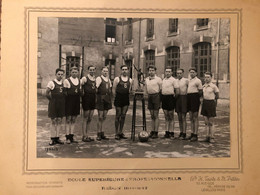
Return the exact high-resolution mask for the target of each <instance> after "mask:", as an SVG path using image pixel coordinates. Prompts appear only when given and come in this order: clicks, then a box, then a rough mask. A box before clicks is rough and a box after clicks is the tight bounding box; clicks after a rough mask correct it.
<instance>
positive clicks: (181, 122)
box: [177, 112, 183, 133]
mask: <svg viewBox="0 0 260 195" xmlns="http://www.w3.org/2000/svg"><path fill="white" fill-rule="evenodd" d="M177 114H178V120H179V126H180V132H181V133H183V118H182V113H180V112H178V113H177Z"/></svg>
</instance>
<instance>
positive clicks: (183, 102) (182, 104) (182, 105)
mask: <svg viewBox="0 0 260 195" xmlns="http://www.w3.org/2000/svg"><path fill="white" fill-rule="evenodd" d="M183 73H184V70H183V69H178V70H177V78H178V79H177V81H178V84H179V87H180V94H179V96H178V97H177V98H176V108H175V111H176V112H177V114H178V120H179V127H180V134H179V139H181V140H185V139H186V129H187V121H186V115H187V89H188V85H189V80H188V79H186V78H184V77H183Z"/></svg>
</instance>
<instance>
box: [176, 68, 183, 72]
mask: <svg viewBox="0 0 260 195" xmlns="http://www.w3.org/2000/svg"><path fill="white" fill-rule="evenodd" d="M179 70H180V71H182V72H184V69H182V68H178V69H177V71H179ZM177 71H176V72H177Z"/></svg>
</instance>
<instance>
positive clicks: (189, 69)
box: [189, 67, 197, 72]
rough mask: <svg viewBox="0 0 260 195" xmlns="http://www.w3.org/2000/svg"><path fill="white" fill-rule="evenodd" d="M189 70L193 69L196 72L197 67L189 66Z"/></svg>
mask: <svg viewBox="0 0 260 195" xmlns="http://www.w3.org/2000/svg"><path fill="white" fill-rule="evenodd" d="M191 70H194V71H195V72H197V69H196V68H195V67H191V68H190V69H189V72H190V71H191Z"/></svg>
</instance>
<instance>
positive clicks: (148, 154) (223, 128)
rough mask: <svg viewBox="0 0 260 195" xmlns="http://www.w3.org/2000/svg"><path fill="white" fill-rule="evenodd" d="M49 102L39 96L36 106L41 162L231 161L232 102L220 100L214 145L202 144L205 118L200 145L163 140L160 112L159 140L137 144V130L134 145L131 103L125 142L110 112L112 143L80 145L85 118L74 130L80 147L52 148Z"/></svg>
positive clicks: (108, 131) (107, 123) (108, 122)
mask: <svg viewBox="0 0 260 195" xmlns="http://www.w3.org/2000/svg"><path fill="white" fill-rule="evenodd" d="M140 104H141V102H138V106H137V124H141V123H142V121H141V119H142V115H141V105H140ZM47 108H48V100H47V99H46V98H45V97H43V96H41V95H38V102H37V157H38V158H186V157H229V156H230V126H229V119H230V118H229V101H228V100H219V101H218V107H217V118H216V120H215V141H216V142H215V143H205V142H202V141H201V140H202V139H204V138H205V136H206V133H205V128H204V122H203V118H202V116H200V117H199V134H198V136H199V141H198V142H189V141H188V140H178V139H173V140H172V139H164V138H163V135H164V132H165V130H164V126H165V125H164V115H163V111H162V110H160V113H159V118H160V126H159V138H158V139H149V141H148V142H145V143H141V142H139V141H138V138H137V133H138V132H139V131H141V129H138V128H137V129H136V139H135V141H132V140H131V139H130V136H131V123H132V102H131V103H130V106H129V109H128V112H127V116H126V122H125V126H124V134H125V135H126V136H127V137H128V139H126V140H120V141H118V140H115V139H114V118H115V110H114V109H112V110H109V112H108V116H107V119H106V121H105V124H104V132H105V135H106V136H107V137H109V138H110V139H109V140H106V141H96V140H95V141H93V142H82V141H81V135H82V133H81V126H82V116H79V117H78V118H77V122H76V126H75V138H76V140H77V141H79V143H78V144H64V145H55V146H49V141H50V131H49V129H50V126H51V120H50V119H49V118H48V117H47ZM174 119H175V130H174V131H175V135H176V136H178V135H179V124H178V121H177V115H176V113H175V116H174ZM146 122H147V130H148V132H150V129H151V123H150V122H151V119H150V114H149V111H148V110H147V109H146ZM96 123H97V111H96V110H95V112H94V117H93V120H92V122H91V129H90V131H89V135H90V136H91V137H92V138H96ZM187 134H188V136H189V135H190V121H189V116H188V115H187ZM60 135H61V136H60V138H61V140H63V141H65V130H64V126H63V130H62V131H61V132H60Z"/></svg>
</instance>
